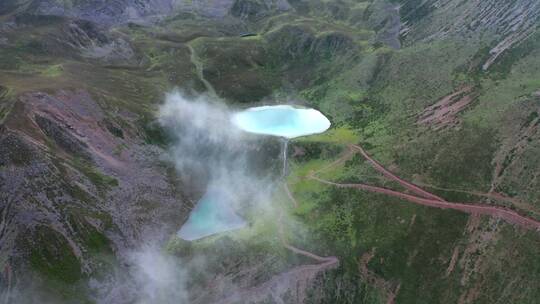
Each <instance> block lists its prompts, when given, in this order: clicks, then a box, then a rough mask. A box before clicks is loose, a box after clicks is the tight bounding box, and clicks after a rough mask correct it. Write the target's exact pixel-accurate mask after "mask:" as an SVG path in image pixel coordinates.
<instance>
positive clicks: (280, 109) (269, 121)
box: [231, 105, 330, 138]
mask: <svg viewBox="0 0 540 304" xmlns="http://www.w3.org/2000/svg"><path fill="white" fill-rule="evenodd" d="M231 120H232V122H233V124H234V125H236V126H237V127H238V128H240V129H242V130H244V131H247V132H250V133H256V134H266V135H273V136H279V137H285V138H295V137H299V136H305V135H311V134H318V133H322V132H324V131H326V130H328V128H330V121H329V120H328V118H326V117H325V116H324V115H323V114H322V113H321V112H319V111H317V110H314V109H304V108H296V107H293V106H290V105H278V106H263V107H256V108H250V109H247V110H245V111H242V112H238V113H236V114H234V115H233V116H232V119H231Z"/></svg>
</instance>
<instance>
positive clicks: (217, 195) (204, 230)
mask: <svg viewBox="0 0 540 304" xmlns="http://www.w3.org/2000/svg"><path fill="white" fill-rule="evenodd" d="M232 205H233V200H232V198H231V197H230V195H228V194H227V193H226V192H225V191H223V190H220V189H219V188H215V187H214V188H209V189H208V190H207V192H206V193H205V194H204V196H203V197H202V198H201V199H200V200H199V202H198V203H197V205H196V206H195V208H194V209H193V211H191V214H190V215H189V219H188V220H187V222H186V223H185V224H184V225H183V226H182V228H181V229H180V231H178V236H179V237H180V238H182V239H184V240H187V241H193V240H197V239H201V238H204V237H207V236H210V235H213V234H216V233H221V232H226V231H231V230H235V229H239V228H242V227H244V226H245V225H246V222H245V221H244V219H242V218H241V217H240V216H238V215H237V214H236V213H235V211H234V210H233V209H232V207H231V206H232Z"/></svg>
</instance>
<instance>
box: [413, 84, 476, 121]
mask: <svg viewBox="0 0 540 304" xmlns="http://www.w3.org/2000/svg"><path fill="white" fill-rule="evenodd" d="M471 91H472V87H470V86H467V87H463V88H462V89H460V90H458V91H457V92H454V93H452V94H450V95H448V96H445V97H443V98H442V99H441V100H439V101H438V102H437V103H435V104H434V105H431V106H429V107H427V108H426V109H424V111H423V112H422V114H420V117H419V118H418V121H417V124H419V125H426V126H430V127H432V128H433V129H435V130H439V129H442V128H445V127H452V126H456V125H458V124H459V120H458V118H457V114H458V113H459V112H461V111H463V110H464V109H465V108H467V106H468V105H469V104H470V103H471V102H472V101H473V100H474V96H473V95H472V94H471Z"/></svg>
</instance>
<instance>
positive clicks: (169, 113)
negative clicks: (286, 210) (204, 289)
mask: <svg viewBox="0 0 540 304" xmlns="http://www.w3.org/2000/svg"><path fill="white" fill-rule="evenodd" d="M233 113H234V111H233V110H231V109H229V108H228V107H227V106H226V105H225V104H224V103H223V102H222V101H220V100H216V99H212V98H211V97H209V96H206V95H199V96H195V97H188V95H186V94H183V93H181V92H179V91H175V92H172V93H169V94H167V95H166V98H165V102H164V103H163V105H162V106H161V107H160V109H159V113H158V122H159V124H160V125H161V127H163V128H164V129H165V131H166V132H167V133H168V134H169V137H170V138H171V139H172V143H171V145H170V148H169V149H168V152H167V155H166V156H164V157H165V159H166V160H167V161H170V162H172V163H173V164H174V166H175V168H176V171H177V173H178V176H179V179H180V180H181V183H182V187H183V189H182V190H183V191H186V192H187V195H188V196H190V197H192V198H193V201H194V202H196V201H197V200H198V199H200V198H201V197H202V196H203V195H204V193H205V192H206V190H207V189H208V188H219V189H220V191H222V192H223V193H224V195H226V196H227V197H228V198H229V199H227V202H228V203H231V204H233V206H230V207H231V208H232V209H233V210H236V211H237V212H238V213H239V214H240V215H241V216H242V217H246V220H247V221H248V222H250V223H251V224H253V222H254V221H257V220H258V216H260V217H264V214H275V212H274V210H273V209H274V208H275V207H274V206H273V205H272V204H271V196H272V192H273V191H274V190H275V187H276V185H277V183H276V180H277V178H278V176H279V172H280V168H279V167H280V162H279V161H277V160H278V159H279V157H280V151H279V144H280V141H279V140H277V139H273V138H269V137H266V138H261V137H257V136H253V135H249V134H247V133H244V132H242V131H241V130H239V129H238V128H237V127H236V126H234V125H233V124H232V123H231V115H232V114H233ZM276 173H278V174H276ZM218 206H219V205H218ZM192 207H193V206H190V208H192ZM186 216H187V214H186ZM185 220H186V219H178V221H179V222H178V224H179V227H180V226H181V224H183V222H185ZM243 229H249V228H243ZM233 233H234V232H233ZM174 238H175V237H173V239H174ZM165 245H166V244H156V243H155V242H152V236H147V237H146V238H145V240H142V241H141V246H140V247H139V248H137V249H136V250H133V252H131V253H130V255H129V257H128V259H127V261H128V262H127V263H128V264H129V266H128V267H127V269H128V270H127V271H124V272H122V271H119V272H118V273H117V274H116V275H115V279H114V284H116V285H115V288H112V289H111V290H110V291H109V292H108V293H107V294H106V295H103V296H101V297H100V299H99V302H101V303H117V302H116V301H117V300H118V299H120V298H124V299H131V300H128V301H126V303H132V302H135V303H180V304H182V303H188V302H189V301H190V300H189V299H190V298H191V296H193V295H190V294H189V293H188V290H190V288H188V286H189V285H190V282H191V283H192V278H194V277H201V274H200V273H197V272H201V271H208V268H207V267H205V265H206V261H205V258H206V257H205V256H204V255H200V256H196V257H193V256H191V257H190V258H189V259H186V258H185V257H184V258H180V257H178V256H175V255H173V254H171V253H170V252H168V251H167V250H165V249H164V248H165ZM215 254H218V255H219V254H220V253H219V252H215V253H214V255H215ZM212 259H213V260H218V259H219V257H216V256H213V257H212ZM215 275H217V274H214V275H212V276H215ZM120 282H121V283H120ZM196 297H199V296H196Z"/></svg>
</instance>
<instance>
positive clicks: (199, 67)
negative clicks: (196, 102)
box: [186, 43, 218, 97]
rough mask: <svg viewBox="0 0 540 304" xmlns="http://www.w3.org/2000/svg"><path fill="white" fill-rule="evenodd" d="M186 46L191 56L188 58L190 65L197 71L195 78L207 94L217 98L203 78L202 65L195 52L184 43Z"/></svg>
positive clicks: (214, 91)
mask: <svg viewBox="0 0 540 304" xmlns="http://www.w3.org/2000/svg"><path fill="white" fill-rule="evenodd" d="M186 46H187V47H188V48H189V52H190V54H191V55H190V57H189V58H190V61H191V63H193V65H194V66H195V68H196V70H197V76H198V77H199V79H200V80H201V82H202V83H203V84H204V87H205V88H206V90H207V91H208V94H210V95H211V96H214V97H217V96H218V95H217V94H216V90H215V89H214V87H213V86H212V84H211V83H210V82H209V81H208V80H206V78H205V77H204V64H203V62H202V61H201V59H200V58H199V56H197V52H195V49H194V48H193V46H192V45H191V44H189V43H186Z"/></svg>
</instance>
